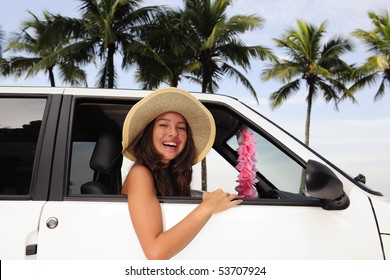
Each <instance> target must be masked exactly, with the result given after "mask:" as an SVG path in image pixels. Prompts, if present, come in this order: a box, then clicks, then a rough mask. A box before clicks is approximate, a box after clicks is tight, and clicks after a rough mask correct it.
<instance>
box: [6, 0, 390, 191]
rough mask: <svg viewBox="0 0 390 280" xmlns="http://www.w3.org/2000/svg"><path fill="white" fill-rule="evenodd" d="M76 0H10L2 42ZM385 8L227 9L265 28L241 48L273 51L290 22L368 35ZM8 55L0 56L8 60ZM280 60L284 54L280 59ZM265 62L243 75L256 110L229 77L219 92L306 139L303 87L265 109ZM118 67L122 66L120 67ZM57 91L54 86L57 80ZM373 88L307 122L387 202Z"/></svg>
mask: <svg viewBox="0 0 390 280" xmlns="http://www.w3.org/2000/svg"><path fill="white" fill-rule="evenodd" d="M181 3H182V1H181V0H171V1H169V0H145V1H144V2H143V5H145V6H146V5H171V6H174V7H177V6H180V5H182V4H181ZM79 4H80V2H79V1H77V0H39V1H31V0H14V1H9V2H8V3H7V7H6V8H5V7H3V9H1V10H0V26H1V28H2V30H3V31H5V32H6V35H7V36H8V35H9V34H10V32H16V31H17V30H18V28H19V27H20V25H21V23H22V22H23V20H26V19H29V14H28V13H27V11H31V12H33V13H34V14H35V15H37V16H39V17H40V16H41V15H42V11H43V10H47V11H49V12H52V13H61V14H62V15H64V16H73V17H78V16H79V12H78V6H79ZM383 9H387V10H388V11H389V12H390V5H389V4H388V0H370V1H367V0H343V1H339V0H316V1H309V0H295V1H287V0H273V1H254V0H236V1H233V6H232V8H230V10H229V13H230V14H257V15H260V16H261V17H263V18H264V19H265V22H264V24H263V27H262V28H261V29H258V30H256V31H253V32H249V33H247V34H245V35H244V36H242V39H243V40H244V42H245V43H246V44H247V45H259V44H261V45H263V46H266V47H270V48H272V49H273V50H275V51H276V48H275V45H274V43H273V42H272V40H271V38H275V37H280V36H281V35H282V34H283V32H284V31H285V30H286V29H288V28H290V27H295V26H296V19H298V18H299V19H303V20H305V21H307V22H309V23H312V24H315V25H317V26H318V25H319V24H320V23H322V22H324V21H327V31H328V32H327V35H326V36H325V38H329V37H332V36H336V35H343V36H348V35H349V34H350V33H351V32H352V31H354V30H355V29H356V28H362V29H365V30H371V29H373V26H372V25H371V21H370V19H369V18H368V15H367V13H368V12H369V11H376V12H379V11H381V10H383ZM354 43H355V45H356V50H355V52H354V53H353V54H349V55H347V56H345V57H344V59H345V60H346V61H348V62H349V63H358V64H360V63H362V62H363V61H364V59H365V58H366V57H367V56H368V55H369V54H368V53H367V52H365V47H364V46H363V45H362V44H360V43H359V42H358V41H357V40H354ZM6 55H7V54H5V56H6ZM278 55H282V54H281V53H278ZM263 66H264V63H262V62H255V61H254V62H253V64H252V69H251V70H249V71H248V72H247V74H246V75H247V77H248V78H249V80H250V81H251V83H252V85H253V86H254V88H255V89H256V91H257V93H258V98H259V100H260V104H259V105H257V104H256V102H255V100H254V98H253V97H252V96H251V95H250V94H249V93H248V91H247V90H246V89H245V88H244V87H243V86H241V85H240V84H237V83H236V82H235V81H234V80H228V79H227V78H226V79H224V80H223V81H221V83H220V89H219V91H218V93H221V94H226V95H230V96H234V97H236V98H238V99H240V100H241V101H243V102H244V103H246V104H248V105H249V106H251V107H252V108H254V109H255V110H257V111H259V112H260V113H262V114H263V115H265V116H266V117H268V118H269V119H271V120H272V121H274V122H276V123H277V124H279V125H280V126H282V127H283V128H284V129H286V130H287V131H289V132H290V133H292V134H293V135H295V136H296V137H297V138H299V139H301V140H303V139H304V124H305V117H306V103H305V96H306V95H305V94H306V91H305V87H302V89H301V91H300V92H299V93H298V94H296V95H295V96H294V97H293V98H292V99H290V100H288V101H287V102H285V103H284V104H283V105H282V106H281V107H280V108H279V109H276V110H271V109H270V106H269V103H268V97H269V95H270V93H271V92H273V91H275V90H276V89H278V87H279V86H280V85H279V84H277V83H275V82H267V83H264V82H262V81H261V80H260V78H259V74H260V72H261V70H262V67H263ZM117 67H118V68H119V67H120V63H119V62H118V64H117ZM88 73H89V81H88V84H89V86H90V87H92V86H94V85H95V77H96V70H95V69H93V68H88ZM57 84H58V86H61V83H60V81H57ZM118 84H119V87H120V88H138V87H139V86H138V85H137V84H136V83H135V82H134V80H133V77H132V74H131V72H129V71H128V72H122V73H120V75H119V83H118ZM5 85H6V86H16V85H23V86H48V85H49V83H48V79H47V77H45V76H43V75H38V76H36V77H34V78H29V79H26V80H25V79H24V78H20V79H18V80H15V79H14V78H7V79H4V78H3V77H0V86H5ZM179 86H180V87H183V88H186V89H187V90H189V91H200V86H199V85H195V84H188V83H182V84H179ZM377 86H378V85H376V86H373V87H372V88H367V89H365V90H364V91H360V92H358V93H357V95H356V99H357V101H358V103H357V104H352V103H351V102H349V101H346V102H344V103H342V104H340V105H339V111H335V110H334V106H333V105H332V104H326V103H325V102H324V101H323V100H321V99H320V98H319V99H317V100H315V103H314V105H313V112H312V119H311V136H310V146H311V147H312V148H313V149H314V150H316V151H318V152H319V153H320V154H322V155H323V156H324V157H326V158H327V159H328V160H330V161H332V162H334V163H335V164H336V165H337V166H339V167H340V168H341V169H343V170H345V171H346V172H347V173H349V174H352V175H357V174H359V173H362V174H364V175H366V177H367V184H368V186H370V187H371V188H373V189H377V190H379V191H381V192H382V193H383V194H385V195H386V196H389V197H390V183H389V180H388V173H387V172H389V173H390V147H389V146H390V111H389V109H388V108H389V104H390V89H387V92H386V95H385V96H384V97H383V98H382V99H381V100H379V101H377V102H374V101H373V97H374V94H375V92H376V90H377Z"/></svg>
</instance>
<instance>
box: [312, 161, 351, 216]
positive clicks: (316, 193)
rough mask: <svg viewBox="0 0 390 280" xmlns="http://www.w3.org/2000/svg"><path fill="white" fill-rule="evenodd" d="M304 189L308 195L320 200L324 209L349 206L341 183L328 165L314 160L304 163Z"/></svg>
mask: <svg viewBox="0 0 390 280" xmlns="http://www.w3.org/2000/svg"><path fill="white" fill-rule="evenodd" d="M306 189H307V191H308V193H309V194H310V196H312V197H314V198H319V199H320V200H321V202H322V208H324V209H327V210H341V209H345V208H347V207H348V206H349V198H348V196H347V195H346V194H345V192H344V189H343V183H342V182H341V181H340V179H339V178H337V176H336V174H334V172H333V171H332V170H330V168H329V167H327V166H326V165H324V164H322V163H319V162H317V161H315V160H309V161H308V162H307V165H306Z"/></svg>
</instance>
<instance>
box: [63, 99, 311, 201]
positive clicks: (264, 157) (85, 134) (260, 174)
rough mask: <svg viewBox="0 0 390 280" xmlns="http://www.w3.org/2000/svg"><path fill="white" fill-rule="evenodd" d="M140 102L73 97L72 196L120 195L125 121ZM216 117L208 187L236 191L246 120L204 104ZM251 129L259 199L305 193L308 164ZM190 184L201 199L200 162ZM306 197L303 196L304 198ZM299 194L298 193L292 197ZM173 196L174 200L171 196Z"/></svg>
mask: <svg viewBox="0 0 390 280" xmlns="http://www.w3.org/2000/svg"><path fill="white" fill-rule="evenodd" d="M135 102H136V101H126V100H109V99H104V100H94V99H86V98H85V99H84V98H76V99H75V101H74V109H73V121H72V124H73V125H72V134H71V143H70V150H71V154H70V161H69V162H70V166H69V168H68V170H69V180H68V190H67V195H68V196H84V195H94V196H96V195H118V196H119V195H120V190H121V186H122V183H123V181H124V179H125V178H126V175H127V173H128V171H129V169H130V168H131V165H132V164H133V163H132V162H131V161H129V160H127V159H124V158H123V156H122V154H121V149H122V146H121V136H122V135H121V133H122V124H123V121H124V119H125V117H126V115H127V113H128V111H129V109H130V108H131V106H132V105H133V104H134V103H135ZM205 105H206V106H207V107H208V108H209V109H210V111H211V113H212V114H213V116H214V119H215V122H216V127H217V132H216V139H215V142H214V146H213V149H212V150H211V151H210V153H209V154H208V156H207V158H206V163H207V181H208V184H207V191H213V190H215V189H217V188H221V189H223V190H224V191H226V192H229V193H235V192H236V187H237V184H238V183H237V179H238V175H239V171H238V170H237V168H236V166H237V159H238V153H237V149H238V146H239V140H238V139H239V138H240V133H241V131H242V129H243V128H249V126H247V125H245V124H246V123H248V122H247V120H243V119H240V116H237V115H236V114H235V113H234V112H232V111H229V109H227V108H225V107H224V106H223V105H218V104H211V105H208V104H205ZM249 129H251V130H252V131H253V134H254V138H255V142H256V144H255V152H256V169H257V173H256V178H257V181H258V182H257V183H256V184H254V187H255V188H256V190H257V192H258V194H259V196H258V198H259V199H264V198H266V199H268V198H275V199H278V198H280V197H279V196H278V195H275V191H282V192H288V193H291V194H304V193H305V186H304V177H303V176H304V171H305V170H304V167H302V165H301V164H299V163H298V162H297V161H296V160H294V158H293V157H291V156H290V155H289V154H288V152H285V151H284V150H283V149H282V148H280V147H278V146H277V145H276V144H274V143H273V142H271V141H270V140H268V139H267V137H266V136H264V135H263V133H262V131H261V129H257V128H256V127H255V126H253V127H252V128H249ZM193 170H194V172H193V182H192V185H191V188H192V189H193V190H195V192H196V195H195V196H197V197H199V196H200V194H201V192H202V191H204V189H203V190H202V185H201V163H199V164H197V165H196V166H194V167H193ZM302 197H303V196H302ZM294 198H296V196H295V197H294ZM173 199H174V198H173Z"/></svg>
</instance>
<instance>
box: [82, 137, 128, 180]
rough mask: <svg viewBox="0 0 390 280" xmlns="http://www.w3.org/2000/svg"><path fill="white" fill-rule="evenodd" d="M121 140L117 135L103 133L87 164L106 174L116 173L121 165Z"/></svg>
mask: <svg viewBox="0 0 390 280" xmlns="http://www.w3.org/2000/svg"><path fill="white" fill-rule="evenodd" d="M122 160H123V156H122V142H121V139H120V137H119V135H115V134H112V133H103V134H101V135H100V136H99V138H98V140H97V142H96V145H95V148H94V150H93V153H92V156H91V160H90V162H89V166H90V167H91V168H92V169H93V170H95V171H100V172H103V173H106V174H113V173H116V172H117V171H118V170H119V169H120V168H121V166H122Z"/></svg>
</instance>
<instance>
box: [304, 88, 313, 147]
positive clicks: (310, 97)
mask: <svg viewBox="0 0 390 280" xmlns="http://www.w3.org/2000/svg"><path fill="white" fill-rule="evenodd" d="M312 104H313V94H312V92H311V90H310V89H309V95H308V96H307V110H306V125H305V144H306V145H307V146H309V139H310V119H311V107H312Z"/></svg>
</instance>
